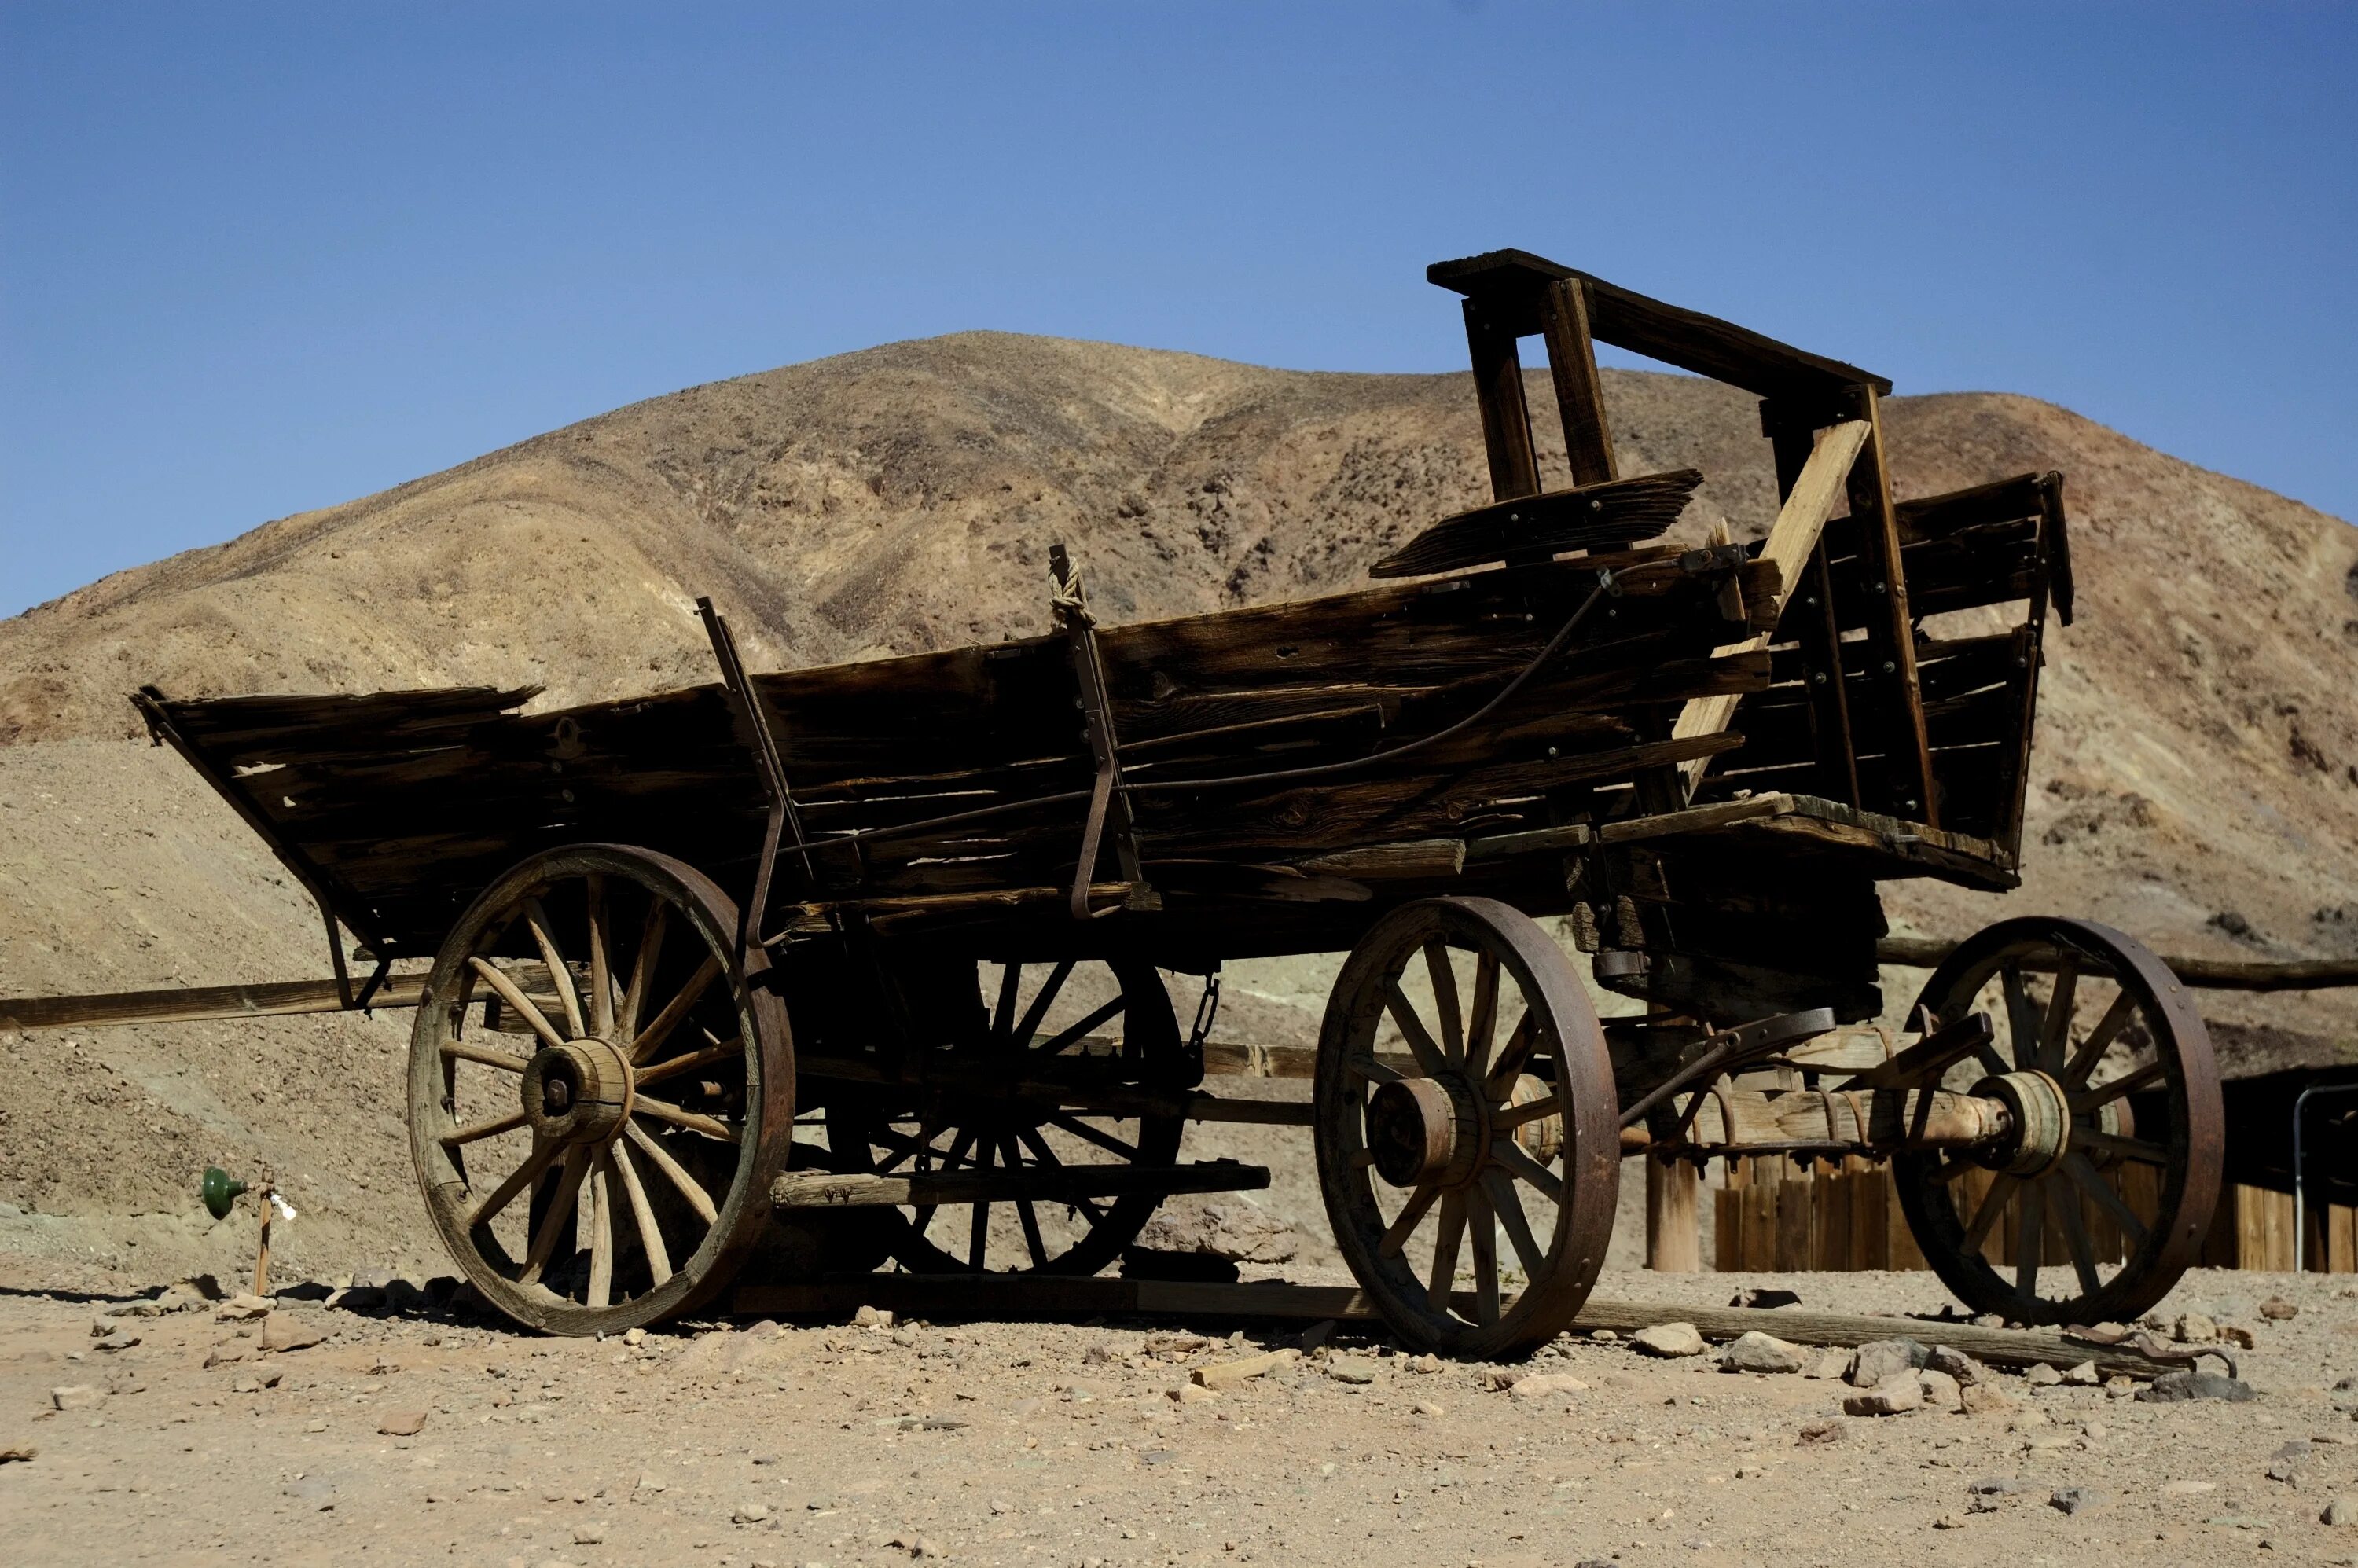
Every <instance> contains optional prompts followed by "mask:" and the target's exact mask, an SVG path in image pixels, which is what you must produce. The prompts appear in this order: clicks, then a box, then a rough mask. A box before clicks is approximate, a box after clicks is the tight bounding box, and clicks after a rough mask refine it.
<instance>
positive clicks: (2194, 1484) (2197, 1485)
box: [2161, 1481, 2219, 1498]
mask: <svg viewBox="0 0 2358 1568" xmlns="http://www.w3.org/2000/svg"><path fill="white" fill-rule="evenodd" d="M2218 1489H2219V1483H2218V1482H2216V1481H2172V1482H2170V1483H2169V1485H2168V1486H2166V1487H2162V1489H2161V1495H2162V1496H2163V1497H2165V1498H2199V1497H2201V1495H2202V1494H2203V1493H2205V1492H2215V1491H2217V1490H2218Z"/></svg>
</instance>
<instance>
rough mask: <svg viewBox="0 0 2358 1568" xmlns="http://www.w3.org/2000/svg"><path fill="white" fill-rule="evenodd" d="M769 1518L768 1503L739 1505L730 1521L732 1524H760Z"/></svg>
mask: <svg viewBox="0 0 2358 1568" xmlns="http://www.w3.org/2000/svg"><path fill="white" fill-rule="evenodd" d="M769 1517H770V1505H769V1504H767V1503H739V1504H738V1505H737V1507H736V1509H735V1511H733V1512H732V1513H730V1516H729V1519H730V1523H732V1524H760V1523H761V1522H762V1521H763V1520H764V1519H768V1518H769Z"/></svg>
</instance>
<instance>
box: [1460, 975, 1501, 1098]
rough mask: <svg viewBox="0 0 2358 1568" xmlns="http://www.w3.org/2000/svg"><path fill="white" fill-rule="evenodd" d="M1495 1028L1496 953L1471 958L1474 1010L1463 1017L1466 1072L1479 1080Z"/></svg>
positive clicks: (1484, 1072)
mask: <svg viewBox="0 0 2358 1568" xmlns="http://www.w3.org/2000/svg"><path fill="white" fill-rule="evenodd" d="M1497 1033H1498V955H1497V954H1495V953H1491V952H1487V951H1485V952H1482V953H1479V954H1476V956H1475V959H1474V1010H1473V1011H1472V1012H1471V1013H1470V1014H1468V1015H1467V1017H1466V1076H1467V1077H1468V1078H1471V1079H1473V1080H1474V1081H1475V1082H1476V1083H1479V1082H1481V1081H1482V1080H1483V1078H1484V1077H1485V1076H1487V1074H1488V1072H1489V1069H1490V1044H1491V1040H1492V1037H1493V1036H1494V1035H1496V1034H1497Z"/></svg>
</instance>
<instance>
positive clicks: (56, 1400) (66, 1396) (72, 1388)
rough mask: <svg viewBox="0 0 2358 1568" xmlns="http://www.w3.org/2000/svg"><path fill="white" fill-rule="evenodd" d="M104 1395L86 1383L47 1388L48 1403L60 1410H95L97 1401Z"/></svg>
mask: <svg viewBox="0 0 2358 1568" xmlns="http://www.w3.org/2000/svg"><path fill="white" fill-rule="evenodd" d="M104 1397H105V1396H103V1395H102V1394H101V1393H100V1392H99V1391H98V1390H96V1389H93V1388H92V1387H91V1386H90V1385H89V1384H87V1383H69V1384H67V1385H66V1386H65V1387H64V1388H62V1389H51V1390H49V1403H50V1404H51V1405H52V1406H54V1407H55V1408H57V1409H59V1410H61V1411H87V1410H96V1409H97V1408H98V1401H99V1400H101V1399H103V1398H104Z"/></svg>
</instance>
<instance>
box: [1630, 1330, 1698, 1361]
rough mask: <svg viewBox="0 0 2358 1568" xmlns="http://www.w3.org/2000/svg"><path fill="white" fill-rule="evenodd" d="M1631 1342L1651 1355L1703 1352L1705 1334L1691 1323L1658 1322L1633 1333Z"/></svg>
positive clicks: (1679, 1354)
mask: <svg viewBox="0 0 2358 1568" xmlns="http://www.w3.org/2000/svg"><path fill="white" fill-rule="evenodd" d="M1629 1343H1630V1344H1631V1345H1632V1346H1636V1347H1637V1348H1638V1349H1639V1350H1640V1351H1643V1352H1644V1353H1645V1354H1646V1355H1649V1356H1664V1357H1677V1356H1700V1355H1702V1354H1703V1335H1702V1334H1701V1333H1700V1332H1699V1331H1698V1330H1697V1329H1696V1328H1695V1325H1693V1324H1691V1323H1658V1324H1656V1325H1654V1326H1653V1327H1651V1328H1641V1329H1639V1331H1638V1332H1637V1333H1635V1334H1633V1335H1631V1336H1629Z"/></svg>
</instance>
